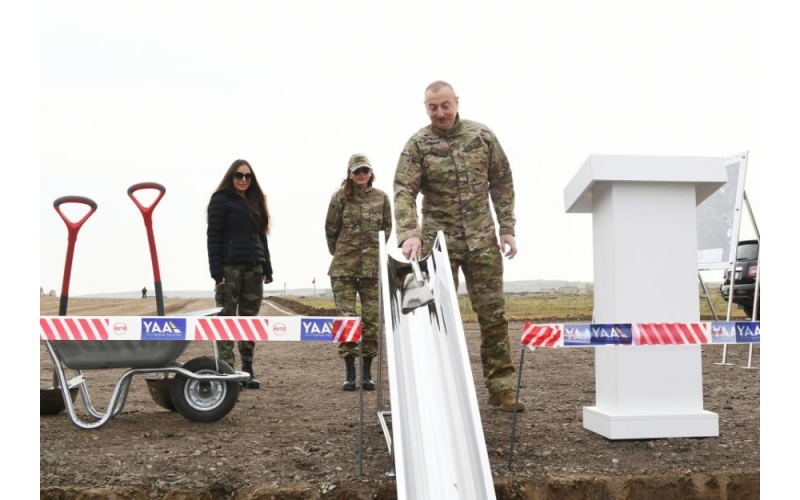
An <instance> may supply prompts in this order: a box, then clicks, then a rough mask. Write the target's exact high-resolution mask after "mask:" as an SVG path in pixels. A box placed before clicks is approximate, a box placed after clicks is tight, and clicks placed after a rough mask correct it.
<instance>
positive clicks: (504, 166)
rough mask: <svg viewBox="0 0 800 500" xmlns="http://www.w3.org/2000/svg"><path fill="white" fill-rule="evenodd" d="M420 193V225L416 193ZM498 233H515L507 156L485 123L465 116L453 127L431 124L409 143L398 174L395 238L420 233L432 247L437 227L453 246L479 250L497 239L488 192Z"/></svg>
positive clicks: (401, 240)
mask: <svg viewBox="0 0 800 500" xmlns="http://www.w3.org/2000/svg"><path fill="white" fill-rule="evenodd" d="M419 193H422V228H421V229H420V228H419V224H418V223H417V195H418V194H419ZM490 196H491V199H492V204H493V205H494V210H495V215H496V216H497V221H498V223H499V225H500V234H501V235H502V234H512V235H513V234H514V225H515V224H516V219H515V218H514V182H513V179H512V177H511V167H510V166H509V163H508V158H506V154H505V152H504V151H503V148H502V147H500V143H499V142H498V140H497V137H495V135H494V133H493V132H492V131H491V130H490V129H489V127H487V126H486V125H483V124H480V123H477V122H474V121H470V120H462V119H460V117H458V116H456V121H455V123H454V124H453V127H452V128H451V129H450V130H442V129H439V128H437V127H434V126H433V125H428V126H427V127H425V128H423V129H421V130H420V131H419V132H417V133H416V134H414V135H413V136H412V137H411V139H409V140H408V142H407V143H406V146H405V148H404V149H403V152H402V153H401V154H400V160H399V161H398V163H397V170H396V171H395V175H394V215H395V219H396V221H397V243H398V245H402V244H403V242H404V241H405V240H407V239H408V238H411V237H412V236H416V237H418V238H421V239H422V242H423V248H424V251H426V252H427V251H430V249H431V245H432V244H433V240H434V238H435V237H436V232H437V231H439V230H441V231H444V233H445V235H446V241H447V246H448V248H449V249H460V250H467V249H468V250H477V249H482V248H487V247H489V246H492V245H496V244H497V235H496V234H495V225H494V221H493V220H492V214H491V211H490V208H489V197H490Z"/></svg>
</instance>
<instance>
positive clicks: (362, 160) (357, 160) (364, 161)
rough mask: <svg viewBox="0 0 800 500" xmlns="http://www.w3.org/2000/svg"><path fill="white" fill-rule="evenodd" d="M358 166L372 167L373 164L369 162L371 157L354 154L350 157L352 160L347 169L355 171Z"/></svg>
mask: <svg viewBox="0 0 800 500" xmlns="http://www.w3.org/2000/svg"><path fill="white" fill-rule="evenodd" d="M358 167H367V168H370V169H371V168H372V165H370V163H369V158H367V157H366V155H362V154H354V155H353V156H351V157H350V161H348V162H347V169H348V170H349V171H351V172H353V171H355V170H356V169H357V168H358Z"/></svg>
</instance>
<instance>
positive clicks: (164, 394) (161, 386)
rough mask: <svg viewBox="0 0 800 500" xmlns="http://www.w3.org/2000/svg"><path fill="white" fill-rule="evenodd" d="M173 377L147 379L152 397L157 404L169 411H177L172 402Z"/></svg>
mask: <svg viewBox="0 0 800 500" xmlns="http://www.w3.org/2000/svg"><path fill="white" fill-rule="evenodd" d="M172 379H173V378H172V377H146V378H145V379H144V380H145V381H146V382H147V388H148V389H149V390H150V397H151V398H153V401H155V403H156V404H157V405H158V406H160V407H162V408H164V409H166V410H169V411H175V404H174V403H173V402H172V392H171V390H172Z"/></svg>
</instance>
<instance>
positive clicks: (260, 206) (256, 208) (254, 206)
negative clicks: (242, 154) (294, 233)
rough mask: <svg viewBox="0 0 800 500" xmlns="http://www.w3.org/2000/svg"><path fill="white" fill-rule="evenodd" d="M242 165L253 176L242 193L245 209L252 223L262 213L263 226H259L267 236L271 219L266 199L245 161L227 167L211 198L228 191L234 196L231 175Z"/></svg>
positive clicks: (238, 161) (254, 173)
mask: <svg viewBox="0 0 800 500" xmlns="http://www.w3.org/2000/svg"><path fill="white" fill-rule="evenodd" d="M242 165H244V166H246V167H247V168H249V169H250V173H251V174H253V177H252V178H251V179H250V185H249V186H248V187H247V191H245V193H244V200H245V204H246V205H247V209H248V211H249V212H250V218H252V219H253V220H254V221H258V219H259V217H258V214H259V212H260V213H263V214H264V221H263V224H261V227H260V230H261V231H262V232H263V233H265V234H269V231H270V223H271V222H272V218H271V217H270V216H269V208H268V207H267V197H266V195H265V194H264V192H263V191H262V190H261V186H260V185H259V184H258V177H256V172H255V170H253V167H252V166H250V164H249V163H248V162H247V161H246V160H236V161H234V162H233V163H231V166H230V167H228V171H227V172H225V175H224V176H223V177H222V180H221V181H220V183H219V186H217V189H215V190H214V192H213V193H212V194H211V197H212V198H213V197H214V195H215V194H217V193H219V192H221V191H228V192H229V193H234V194H235V193H236V189H234V187H233V174H235V173H236V171H237V169H238V168H239V167H241V166H242ZM209 204H210V201H209Z"/></svg>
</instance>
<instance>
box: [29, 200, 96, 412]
mask: <svg viewBox="0 0 800 500" xmlns="http://www.w3.org/2000/svg"><path fill="white" fill-rule="evenodd" d="M65 203H82V204H84V205H87V206H88V207H89V211H88V212H87V213H86V215H84V216H83V218H81V219H80V220H79V221H77V222H73V221H71V220H69V218H67V216H66V215H64V213H63V212H62V211H61V205H63V204H65ZM53 208H55V209H56V212H58V215H60V216H61V218H62V219H63V220H64V222H65V223H66V224H67V260H66V263H65V264H64V279H63V281H62V283H61V298H60V301H59V303H58V315H59V316H66V315H67V303H68V302H69V280H70V276H71V275H72V256H73V254H74V253H75V241H76V240H77V239H78V231H79V230H80V229H81V226H83V223H84V222H86V220H87V219H88V218H89V216H91V215H92V214H93V213H94V212H95V210H97V203H95V202H94V201H92V200H90V199H89V198H84V197H83V196H62V197H61V198H58V199H56V201H54V202H53ZM69 395H70V398H72V402H73V403H74V402H75V398H76V397H77V396H78V388H77V387H70V388H69ZM64 408H65V406H64V397H63V395H62V391H61V387H59V384H58V376H57V375H56V372H55V369H54V371H53V387H47V388H45V387H40V390H39V415H56V414H58V413H61V412H62V411H63V410H64Z"/></svg>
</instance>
